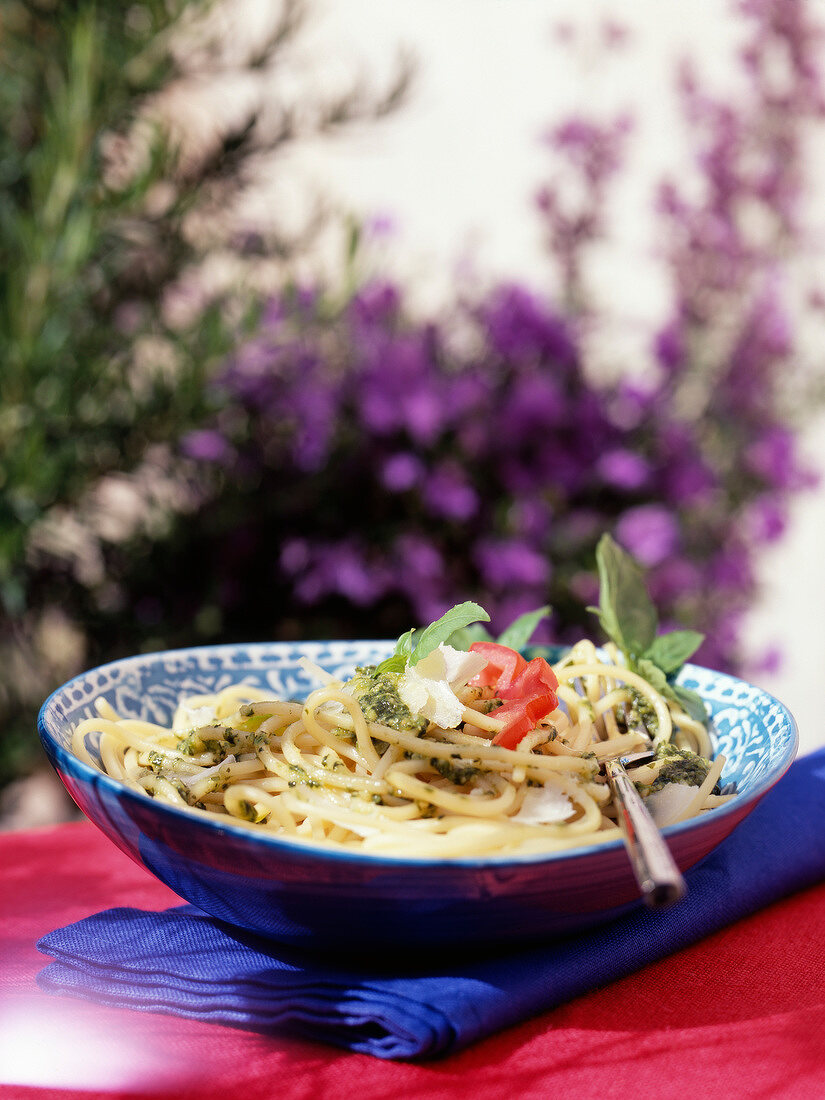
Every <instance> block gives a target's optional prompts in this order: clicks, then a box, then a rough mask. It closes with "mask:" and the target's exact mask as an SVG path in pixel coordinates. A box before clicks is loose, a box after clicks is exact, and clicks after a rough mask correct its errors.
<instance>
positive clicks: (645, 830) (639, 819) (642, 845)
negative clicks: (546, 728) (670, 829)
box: [604, 760, 687, 906]
mask: <svg viewBox="0 0 825 1100" xmlns="http://www.w3.org/2000/svg"><path fill="white" fill-rule="evenodd" d="M604 767H605V774H606V775H607V781H608V783H609V784H610V789H611V791H612V792H613V798H614V801H615V803H616V806H617V807H618V810H619V814H620V824H621V827H622V832H623V834H624V841H625V846H626V848H627V853H628V855H629V856H630V864H631V866H632V868H633V874H634V875H635V876H636V881H637V882H638V884H639V889H640V890H641V892H642V897H643V898H644V900H645V902H646V903H647V904H648V905H650V906H661V905H671V904H672V903H673V902H675V901H678V900H679V898H681V897H683V896H684V894H685V891H686V889H687V887H686V885H685V880H684V879H683V878H682V874H681V872H680V870H679V868H678V867H677V866H676V863H675V861H674V859H673V856H672V855H671V854H670V849H669V848H668V846H667V842H666V841H665V838H664V837H663V836H662V834H661V833H660V832H659V829H658V827H657V826H656V823H655V822H654V820H653V818H652V817H651V816H650V814H649V813H648V809H647V806H645V804H644V802H643V801H642V799H641V796H640V795H639V792H638V791H637V790H636V788H635V787H634V786H633V783H632V781H631V779H630V777H629V776H628V774H627V772H626V771H625V769H624V766H623V765H622V763H621V762H620V761H619V760H606V761H605V765H604Z"/></svg>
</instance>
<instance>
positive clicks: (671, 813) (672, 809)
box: [645, 783, 699, 829]
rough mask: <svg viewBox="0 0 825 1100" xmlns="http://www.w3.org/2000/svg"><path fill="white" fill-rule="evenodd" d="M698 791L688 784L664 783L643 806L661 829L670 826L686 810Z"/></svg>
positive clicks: (649, 796) (650, 795) (648, 797)
mask: <svg viewBox="0 0 825 1100" xmlns="http://www.w3.org/2000/svg"><path fill="white" fill-rule="evenodd" d="M698 790H699V788H698V787H693V786H691V785H690V784H689V783H666V784H665V785H664V787H662V789H661V790H660V791H654V792H653V794H649V795H648V796H647V798H646V799H645V805H646V806H647V808H648V811H649V813H650V816H651V817H652V818H653V820H654V821H655V822H656V824H657V825H658V826H659V828H660V829H661V828H662V827H663V826H664V825H670V824H671V822H673V821H675V820H676V819H677V818H678V817H679V816H680V815H681V814H682V813H683V812H684V810H686V809H687V807H688V806H689V805H690V803H691V802H692V801H693V799H694V798H695V797H696V792H697V791H698Z"/></svg>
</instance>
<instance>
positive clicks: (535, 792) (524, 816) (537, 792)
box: [510, 785, 573, 825]
mask: <svg viewBox="0 0 825 1100" xmlns="http://www.w3.org/2000/svg"><path fill="white" fill-rule="evenodd" d="M572 813H573V803H572V802H571V801H570V799H569V798H568V797H567V795H566V794H565V793H564V791H560V790H559V789H558V787H553V786H550V785H548V786H546V787H528V789H527V791H526V792H525V795H524V801H523V802H522V804H521V806H520V807H519V811H518V813H516V814H512V815H511V816H510V820H511V821H518V822H519V824H520V825H556V824H558V823H559V822H560V821H566V820H567V818H568V817H570V815H571V814H572Z"/></svg>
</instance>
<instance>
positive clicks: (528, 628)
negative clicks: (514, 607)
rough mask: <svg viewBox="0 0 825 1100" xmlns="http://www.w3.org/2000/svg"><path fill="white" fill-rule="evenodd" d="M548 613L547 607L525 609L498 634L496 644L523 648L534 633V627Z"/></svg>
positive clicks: (511, 647)
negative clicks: (533, 609)
mask: <svg viewBox="0 0 825 1100" xmlns="http://www.w3.org/2000/svg"><path fill="white" fill-rule="evenodd" d="M549 614H550V608H549V607H537V608H536V610H535V611H526V612H525V613H524V614H523V615H519V617H518V618H517V619H514V620H513V622H511V623H510V625H509V626H508V627H507V629H506V630H505V631H503V633H501V634H499V636H498V639H497V640H498V644H499V645H506V646H509V647H510V649H524V647H525V646H526V645H527V643H528V642H529V641H530V639H531V638H532V637H533V634H534V633H535V630H536V627H537V626H538V625H539V623H540V622H541V620H542V619H546V618H547V616H548V615H549Z"/></svg>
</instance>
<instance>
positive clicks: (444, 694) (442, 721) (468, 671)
mask: <svg viewBox="0 0 825 1100" xmlns="http://www.w3.org/2000/svg"><path fill="white" fill-rule="evenodd" d="M486 664H487V659H486V658H485V657H482V656H481V654H479V653H464V652H462V651H461V650H459V649H453V647H452V646H449V645H440V646H438V648H437V649H434V650H433V651H432V653H428V654H427V656H426V657H423V658H422V659H421V660H420V661H419V662H418V664H416V665H407V668H406V670H405V671H404V673H403V675H402V676H401V679H400V680H399V681H398V694H399V696H400V697H401V700H402V701H403V702H404V703H405V704H406V705H407V706H408V707H409V709H410V713H411V714H420V715H421V716H422V718H426V719H427V720H428V721H430V722H435V724H436V725H438V726H441V728H442V729H455V728H456V726H458V725H460V724H461V719H462V716H463V714H464V704H463V703H462V702H461V700H460V699H459V698H458V697H457V695H456V694H455V691H454V690H453V689H454V688H457V687H461V686H462V685H463V684H466V683H467V681H468V680H469V679H471V678H472V677H473V676H475V675H476V673H478V672H480V671H481V669H482V668H484V666H485V665H486Z"/></svg>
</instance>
